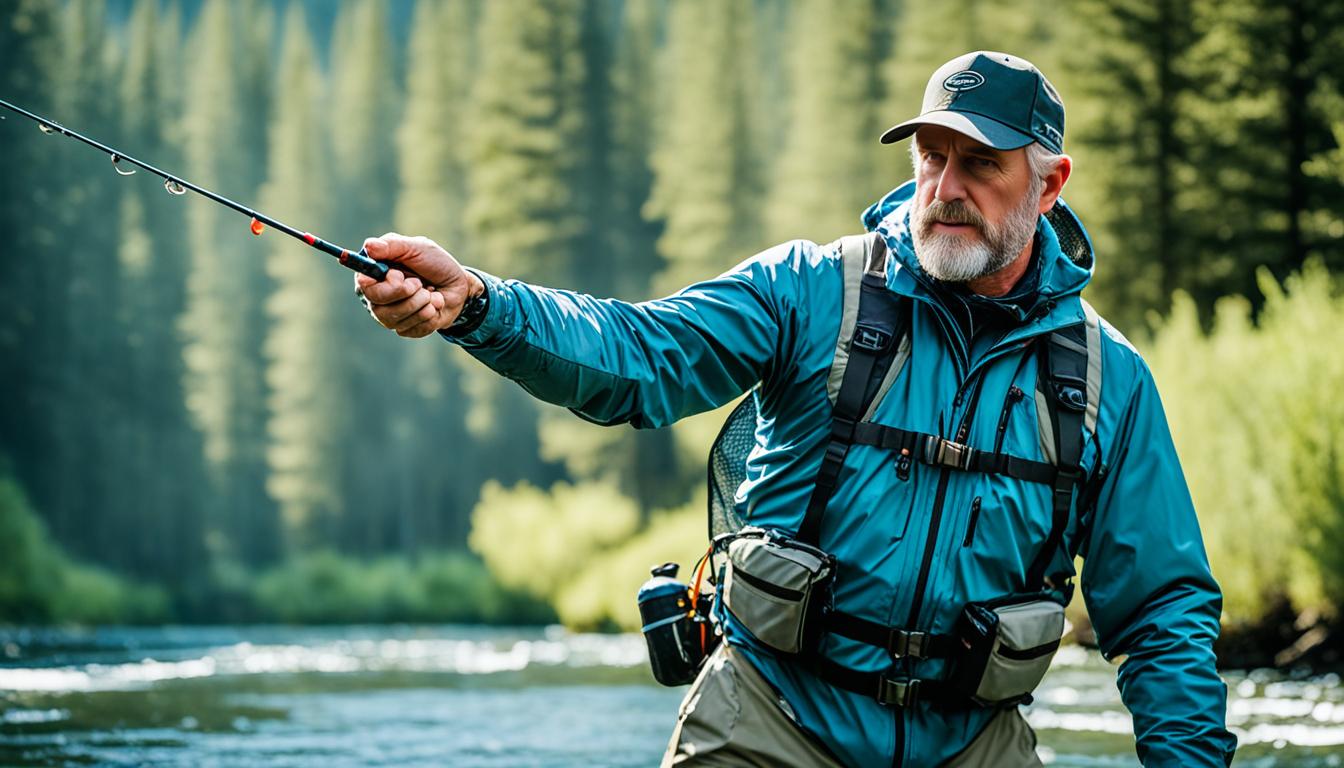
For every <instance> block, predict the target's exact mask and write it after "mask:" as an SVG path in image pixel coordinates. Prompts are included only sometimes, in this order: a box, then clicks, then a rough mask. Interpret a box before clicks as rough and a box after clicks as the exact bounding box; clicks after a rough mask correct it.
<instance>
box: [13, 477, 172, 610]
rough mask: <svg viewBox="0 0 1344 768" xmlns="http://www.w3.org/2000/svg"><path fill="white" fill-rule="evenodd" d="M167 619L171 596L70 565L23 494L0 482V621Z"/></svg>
mask: <svg viewBox="0 0 1344 768" xmlns="http://www.w3.org/2000/svg"><path fill="white" fill-rule="evenodd" d="M167 615H168V595H167V593H166V592H165V591H164V590H163V589H160V588H158V587H147V586H141V585H137V584H134V583H132V582H129V581H127V580H125V579H122V578H120V577H118V576H116V575H114V574H112V573H110V572H108V571H106V570H103V569H101V568H96V567H93V566H89V565H84V564H81V563H76V562H72V561H70V559H69V558H68V557H66V555H65V553H64V552H63V551H61V548H60V547H58V546H57V545H56V543H55V542H53V541H52V540H51V538H50V537H49V536H48V534H47V529H46V527H45V526H44V525H43V524H42V521H41V520H40V519H39V518H38V517H37V515H36V514H35V513H34V511H33V509H32V507H31V506H30V504H29V502H28V498H27V496H26V495H25V494H24V492H23V489H22V488H21V487H19V484H18V483H17V482H15V481H14V480H13V479H11V478H8V477H4V478H0V622H12V623H38V624H40V623H76V624H100V623H112V622H115V623H131V624H139V623H148V622H153V621H160V620H162V619H163V618H164V617H166V616H167Z"/></svg>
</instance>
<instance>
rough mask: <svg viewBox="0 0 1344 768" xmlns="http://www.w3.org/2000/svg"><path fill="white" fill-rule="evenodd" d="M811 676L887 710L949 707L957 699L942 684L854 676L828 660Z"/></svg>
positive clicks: (878, 675) (870, 674)
mask: <svg viewBox="0 0 1344 768" xmlns="http://www.w3.org/2000/svg"><path fill="white" fill-rule="evenodd" d="M812 672H813V673H814V674H815V675H816V676H817V677H820V678H821V679H822V680H825V681H826V682H828V683H830V684H831V685H834V686H835V687H837V688H843V689H844V690H846V691H850V692H851V693H857V694H859V695H861V696H871V697H873V698H874V699H877V701H878V702H879V703H881V704H885V705H887V706H891V707H912V706H914V705H915V704H918V703H919V702H929V703H933V704H944V705H945V704H950V703H953V702H955V701H956V700H957V699H958V697H957V695H956V694H955V693H953V691H952V688H951V687H950V686H949V685H948V684H947V683H945V682H943V681H942V680H926V679H924V678H918V677H899V676H890V675H887V674H884V673H882V672H858V671H856V670H853V669H850V668H849V667H842V666H840V665H839V664H836V663H835V662H833V661H830V660H829V659H820V660H818V661H817V663H816V664H814V665H813V667H812Z"/></svg>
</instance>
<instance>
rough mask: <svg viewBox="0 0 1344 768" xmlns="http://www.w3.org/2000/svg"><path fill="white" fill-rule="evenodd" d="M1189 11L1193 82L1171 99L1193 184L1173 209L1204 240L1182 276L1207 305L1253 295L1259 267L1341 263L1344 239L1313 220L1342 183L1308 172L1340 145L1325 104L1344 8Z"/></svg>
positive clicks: (1239, 4)
mask: <svg viewBox="0 0 1344 768" xmlns="http://www.w3.org/2000/svg"><path fill="white" fill-rule="evenodd" d="M1195 9H1196V14H1197V16H1196V21H1195V23H1196V25H1197V27H1198V30H1199V33H1200V40H1199V43H1198V45H1196V46H1194V47H1193V48H1192V50H1191V52H1190V56H1189V63H1188V65H1187V68H1188V70H1189V75H1188V77H1189V80H1190V81H1191V83H1192V84H1193V85H1194V86H1195V87H1193V88H1192V89H1191V93H1190V94H1189V95H1188V97H1187V98H1186V99H1185V100H1183V101H1182V102H1181V103H1180V104H1178V109H1179V111H1180V113H1181V114H1180V119H1179V120H1178V122H1177V131H1178V135H1179V136H1180V138H1181V140H1182V143H1183V144H1184V145H1185V146H1186V147H1188V148H1189V159H1190V164H1191V166H1192V169H1191V174H1192V177H1193V178H1191V179H1190V181H1193V182H1194V183H1188V182H1187V183H1185V184H1182V187H1183V188H1184V189H1186V190H1187V191H1186V192H1185V193H1184V194H1182V195H1180V200H1181V202H1182V210H1181V211H1180V213H1179V215H1180V218H1181V220H1182V226H1183V227H1190V226H1192V225H1193V226H1194V227H1195V229H1196V232H1197V234H1198V235H1199V237H1198V239H1196V240H1193V241H1192V242H1191V244H1190V245H1191V247H1192V248H1194V249H1196V250H1195V251H1194V252H1190V251H1187V252H1185V253H1183V254H1182V255H1181V259H1180V261H1181V264H1182V265H1183V267H1184V268H1183V269H1182V270H1180V271H1179V272H1178V273H1177V280H1178V282H1179V284H1180V285H1181V286H1182V287H1184V288H1185V289H1186V290H1189V291H1190V292H1191V293H1192V294H1193V295H1194V297H1195V299H1196V301H1197V302H1198V303H1199V304H1200V305H1201V306H1202V307H1203V308H1204V309H1205V311H1206V312H1207V311H1208V310H1209V308H1210V307H1211V306H1212V303H1213V301H1214V300H1215V299H1216V298H1217V297H1219V296H1222V295H1225V294H1229V293H1238V294H1241V295H1246V296H1255V295H1257V291H1256V285H1255V278H1254V268H1255V267H1257V266H1261V265H1263V266H1267V267H1269V268H1270V270H1271V271H1272V272H1273V274H1274V275H1275V276H1276V277H1277V278H1279V279H1283V278H1284V277H1285V276H1286V275H1287V274H1288V273H1289V272H1290V271H1292V270H1294V269H1296V268H1298V267H1300V266H1301V264H1302V263H1303V262H1304V260H1305V259H1307V258H1309V257H1311V256H1316V257H1320V258H1322V259H1323V260H1324V261H1325V263H1327V264H1328V265H1330V266H1333V267H1336V268H1338V267H1339V266H1341V265H1344V241H1341V239H1340V238H1339V237H1338V236H1335V237H1331V236H1330V235H1329V233H1328V232H1321V231H1319V230H1318V229H1316V228H1315V227H1314V226H1313V224H1312V221H1313V220H1314V219H1315V218H1316V217H1317V212H1318V211H1330V210H1338V208H1339V206H1340V204H1341V203H1344V185H1341V184H1340V182H1339V181H1338V180H1337V179H1331V178H1329V177H1321V176H1312V175H1311V174H1309V173H1308V170H1307V163H1308V161H1309V160H1310V159H1311V158H1312V157H1314V156H1318V155H1319V154H1321V153H1323V152H1328V151H1329V150H1330V149H1331V148H1333V147H1335V146H1336V143H1335V137H1334V136H1333V135H1332V133H1331V130H1330V125H1329V121H1328V119H1327V117H1326V115H1325V114H1323V113H1322V106H1323V105H1324V104H1325V103H1326V102H1327V101H1328V98H1329V96H1330V94H1332V93H1333V94H1338V93H1339V84H1340V83H1341V82H1344V65H1342V64H1341V63H1340V61H1339V57H1338V56H1337V55H1335V54H1334V52H1333V49H1332V47H1331V46H1330V44H1329V42H1330V41H1331V40H1334V41H1337V42H1338V41H1344V9H1342V8H1341V7H1340V6H1339V4H1338V3H1331V2H1321V1H1320V0H1289V2H1284V3H1271V2H1265V1H1264V0H1233V1H1230V2H1219V3H1214V2H1204V3H1197V4H1195Z"/></svg>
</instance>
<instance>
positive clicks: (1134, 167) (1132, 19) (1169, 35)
mask: <svg viewBox="0 0 1344 768" xmlns="http://www.w3.org/2000/svg"><path fill="white" fill-rule="evenodd" d="M1075 12H1076V17H1077V18H1078V19H1080V20H1081V21H1082V23H1083V26H1082V28H1081V29H1080V33H1081V34H1082V35H1086V36H1087V37H1088V38H1090V39H1094V40H1099V41H1105V45H1104V46H1101V47H1099V48H1098V49H1097V50H1091V51H1087V52H1083V51H1080V50H1077V49H1074V51H1073V52H1072V55H1073V57H1074V60H1075V62H1077V66H1078V67H1079V69H1080V71H1081V72H1082V73H1083V74H1082V75H1081V76H1080V77H1079V86H1080V88H1081V89H1082V90H1083V91H1084V92H1085V98H1086V99H1087V100H1088V101H1091V102H1092V103H1094V104H1097V105H1104V107H1101V106H1099V107H1098V108H1097V109H1095V110H1092V111H1091V112H1090V114H1089V115H1088V116H1087V117H1086V118H1085V119H1082V120H1075V121H1073V122H1072V124H1070V125H1067V126H1066V130H1065V133H1066V141H1070V139H1069V138H1067V136H1068V135H1070V134H1071V135H1072V139H1071V140H1072V141H1073V142H1074V144H1073V146H1075V147H1077V146H1079V145H1081V146H1083V147H1084V148H1088V149H1091V150H1093V153H1092V156H1093V157H1094V159H1095V161H1094V162H1093V163H1092V164H1091V165H1090V166H1084V165H1082V164H1080V165H1079V168H1078V172H1079V173H1080V174H1090V175H1092V177H1093V178H1102V179H1105V194H1104V197H1103V199H1104V200H1105V205H1103V206H1099V207H1097V208H1095V209H1093V210H1091V211H1090V212H1089V219H1088V220H1089V227H1090V230H1091V232H1092V233H1093V235H1094V242H1096V243H1097V246H1098V251H1099V254H1100V255H1099V257H1098V258H1099V268H1098V277H1097V280H1095V281H1094V283H1095V291H1094V293H1093V294H1092V295H1093V296H1095V297H1096V298H1097V300H1098V301H1097V303H1098V308H1099V309H1101V311H1103V312H1106V313H1108V316H1109V317H1111V318H1112V319H1113V320H1114V321H1116V322H1119V323H1120V324H1121V327H1127V326H1128V327H1132V326H1134V325H1137V324H1138V323H1139V321H1140V320H1141V319H1142V312H1143V310H1144V309H1147V308H1154V307H1156V308H1165V307H1166V306H1167V304H1168V302H1169V300H1170V297H1171V293H1172V291H1173V290H1174V289H1175V288H1176V287H1177V286H1178V285H1180V284H1181V281H1182V274H1183V272H1184V270H1185V269H1186V267H1185V264H1186V263H1187V262H1186V260H1187V258H1188V254H1189V253H1190V252H1191V243H1192V242H1193V241H1195V240H1196V239H1197V237H1196V236H1195V234H1194V230H1195V228H1197V227H1198V226H1200V222H1195V221H1189V220H1186V219H1185V218H1184V217H1183V216H1182V215H1181V205H1182V202H1181V200H1180V196H1181V194H1182V189H1181V187H1180V185H1179V182H1178V180H1179V179H1180V178H1182V177H1183V176H1184V175H1186V174H1188V168H1189V165H1188V162H1189V149H1188V146H1187V144H1186V142H1185V140H1184V138H1183V136H1182V134H1181V132H1180V126H1179V124H1178V121H1179V120H1180V118H1181V114H1180V104H1181V102H1182V101H1183V100H1184V99H1186V98H1188V97H1189V96H1190V94H1191V92H1192V90H1193V89H1194V88H1195V87H1197V86H1196V84H1195V83H1192V82H1191V81H1190V79H1189V77H1188V74H1187V72H1186V68H1185V64H1186V61H1187V59H1188V56H1189V52H1190V50H1191V48H1192V46H1194V44H1195V43H1196V42H1197V40H1198V33H1197V31H1196V29H1195V27H1194V20H1193V17H1192V15H1191V13H1192V12H1191V5H1190V4H1189V3H1187V2H1184V0H1157V1H1156V2H1151V3H1150V2H1146V0H1145V1H1143V2H1139V1H1138V0H1084V1H1083V2H1080V3H1078V4H1077V5H1076V6H1075ZM1067 103H1068V102H1067V101H1066V105H1067ZM1102 259H1104V261H1102Z"/></svg>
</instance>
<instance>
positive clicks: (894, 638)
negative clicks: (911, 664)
mask: <svg viewBox="0 0 1344 768" xmlns="http://www.w3.org/2000/svg"><path fill="white" fill-rule="evenodd" d="M928 644H929V633H928V632H908V631H906V630H904V629H897V630H893V631H892V633H891V642H890V643H888V647H887V650H888V651H890V652H891V655H892V656H893V657H895V658H900V657H902V656H910V657H912V658H916V659H923V658H926V657H925V655H924V654H925V652H926V651H927V650H928Z"/></svg>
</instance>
